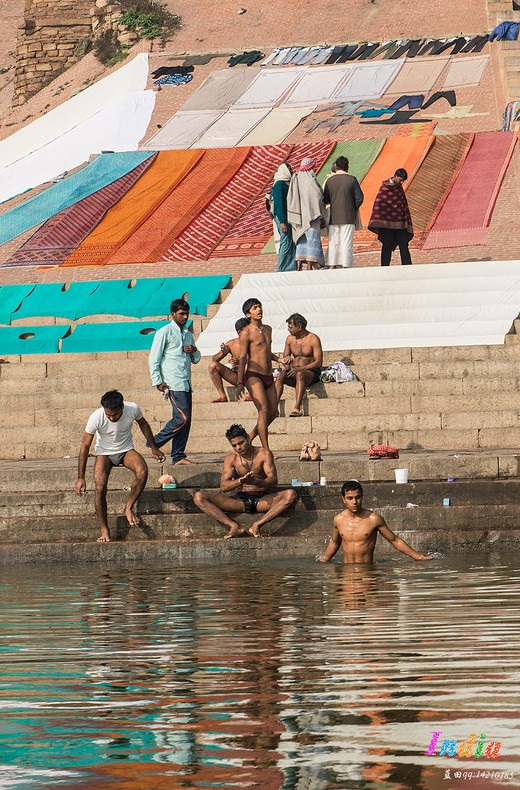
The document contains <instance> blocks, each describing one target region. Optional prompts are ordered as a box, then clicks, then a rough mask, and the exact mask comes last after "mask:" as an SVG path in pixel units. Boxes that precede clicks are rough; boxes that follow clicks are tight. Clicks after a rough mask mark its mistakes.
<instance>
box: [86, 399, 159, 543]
mask: <svg viewBox="0 0 520 790" xmlns="http://www.w3.org/2000/svg"><path fill="white" fill-rule="evenodd" d="M134 421H135V422H136V423H137V424H138V426H139V427H140V429H141V432H142V434H143V436H144V438H145V439H146V441H147V442H148V443H149V445H150V448H151V451H152V455H153V457H154V458H155V460H156V461H161V462H162V461H164V460H165V455H164V453H163V452H161V450H159V448H158V447H157V446H156V445H155V442H154V439H153V433H152V429H151V428H150V425H149V423H148V421H147V420H145V418H144V417H143V413H142V411H141V409H140V408H139V406H138V405H137V403H131V402H129V401H125V400H123V396H122V395H121V393H120V392H118V391H117V390H110V391H109V392H105V394H104V395H103V397H102V398H101V408H100V409H96V411H94V412H92V414H91V415H90V417H89V418H88V420H87V425H86V427H85V432H84V433H83V441H82V442H81V447H80V450H79V457H78V479H77V480H76V494H78V496H83V494H84V493H85V491H86V488H87V485H86V482H85V470H86V468H87V459H88V455H89V450H90V446H91V444H92V440H93V438H94V434H96V433H97V437H98V438H97V442H96V454H97V455H96V461H95V463H94V485H95V492H96V494H95V506H96V516H97V518H98V522H99V526H100V528H101V536H100V537H99V538H98V543H108V542H109V541H110V533H109V531H108V518H107V488H108V478H109V477H110V472H111V471H112V469H113V468H114V466H120V465H123V466H126V468H127V469H130V471H131V472H133V473H134V479H133V482H132V487H131V488H130V493H129V494H128V499H127V502H126V505H125V516H126V520H127V521H128V523H129V525H130V526H131V527H132V526H136V525H138V524H139V523H140V520H139V516H137V515H136V514H135V513H134V505H135V503H136V502H137V500H138V499H139V497H140V496H141V494H142V493H143V490H144V487H145V485H146V481H147V479H148V466H147V465H146V461H145V460H144V458H143V456H142V455H141V454H140V453H138V452H137V450H134V442H133V439H132V427H133V424H134Z"/></svg>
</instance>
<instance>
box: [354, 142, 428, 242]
mask: <svg viewBox="0 0 520 790" xmlns="http://www.w3.org/2000/svg"><path fill="white" fill-rule="evenodd" d="M431 142H432V138H431V137H426V136H423V137H390V138H389V139H388V140H387V141H386V143H385V144H384V146H383V150H382V151H381V153H380V154H379V156H378V157H377V159H376V161H375V162H374V164H373V165H372V167H371V168H370V170H369V171H368V173H367V175H366V176H365V178H364V179H363V181H362V183H361V189H362V190H363V194H364V196H365V199H364V201H363V205H362V206H361V209H360V213H361V221H362V223H363V225H364V226H365V227H366V226H367V225H368V222H369V220H370V215H371V213H372V206H373V205H374V200H375V199H376V195H377V193H378V191H379V187H380V186H381V182H382V181H384V180H385V178H390V176H393V174H394V173H395V171H396V170H397V169H398V168H399V167H404V169H405V170H406V172H407V173H408V176H409V180H408V183H409V182H410V181H411V178H412V176H413V175H414V174H415V171H416V170H417V167H418V166H419V164H420V163H421V161H422V160H423V158H424V156H425V155H426V152H427V151H428V149H429V147H430V145H431ZM407 185H408V184H407Z"/></svg>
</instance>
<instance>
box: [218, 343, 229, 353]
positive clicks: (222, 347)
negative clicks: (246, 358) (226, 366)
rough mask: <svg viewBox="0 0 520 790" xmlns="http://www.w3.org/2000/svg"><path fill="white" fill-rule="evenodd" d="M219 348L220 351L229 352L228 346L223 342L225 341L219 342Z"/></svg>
mask: <svg viewBox="0 0 520 790" xmlns="http://www.w3.org/2000/svg"><path fill="white" fill-rule="evenodd" d="M220 350H221V351H222V352H225V353H226V354H229V348H228V347H227V346H226V344H225V343H221V344H220Z"/></svg>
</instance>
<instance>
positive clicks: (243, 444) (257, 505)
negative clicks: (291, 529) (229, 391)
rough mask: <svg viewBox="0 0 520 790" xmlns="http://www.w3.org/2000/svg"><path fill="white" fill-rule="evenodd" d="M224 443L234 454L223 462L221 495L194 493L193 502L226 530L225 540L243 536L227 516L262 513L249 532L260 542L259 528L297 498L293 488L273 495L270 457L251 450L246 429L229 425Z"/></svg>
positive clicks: (275, 477) (273, 473)
mask: <svg viewBox="0 0 520 790" xmlns="http://www.w3.org/2000/svg"><path fill="white" fill-rule="evenodd" d="M226 439H227V440H228V441H229V443H230V444H231V447H232V448H233V451H232V452H231V453H229V455H227V456H226V458H225V460H224V467H223V469H222V475H221V478H220V490H221V492H222V493H213V492H212V491H197V493H196V494H195V496H194V497H193V501H194V502H195V504H196V505H197V507H198V508H199V509H200V510H202V511H203V513H207V514H208V516H212V517H213V518H215V519H216V520H217V521H218V522H219V523H220V524H224V526H225V527H228V528H229V532H228V533H227V535H225V536H224V537H225V538H226V539H229V538H235V537H237V536H238V535H245V534H246V531H245V529H243V528H242V527H240V526H239V525H238V524H237V523H236V521H235V520H234V519H232V518H230V517H229V516H228V515H226V514H227V513H232V514H233V515H239V514H240V513H265V515H264V516H262V517H261V518H259V519H258V520H257V521H255V522H254V524H253V525H252V526H251V527H250V528H249V529H248V532H249V533H250V534H251V535H252V536H253V537H254V538H259V537H260V529H261V527H263V525H264V524H267V523H268V522H269V521H272V520H273V519H274V518H276V516H279V515H280V514H281V513H283V512H284V510H287V508H289V507H290V506H291V505H292V504H294V502H296V499H297V494H296V491H294V490H293V489H292V488H287V489H285V490H284V491H278V492H275V493H272V490H273V488H276V486H277V485H278V475H277V472H276V466H275V465H274V458H273V454H272V453H271V451H270V450H266V449H265V448H264V447H253V445H252V444H251V441H250V439H249V436H248V435H247V431H246V429H245V428H243V427H242V426H241V425H237V424H235V425H232V426H231V427H230V428H229V429H228V430H227V431H226Z"/></svg>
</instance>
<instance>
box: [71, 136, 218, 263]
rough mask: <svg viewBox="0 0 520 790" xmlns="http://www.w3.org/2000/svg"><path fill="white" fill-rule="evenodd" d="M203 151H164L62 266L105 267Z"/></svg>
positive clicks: (193, 164)
mask: <svg viewBox="0 0 520 790" xmlns="http://www.w3.org/2000/svg"><path fill="white" fill-rule="evenodd" d="M202 153H203V152H202V151H160V152H159V154H158V155H157V157H156V159H155V162H154V163H153V164H152V165H151V166H150V167H149V168H148V170H147V171H146V172H145V173H144V174H143V175H142V176H141V178H140V179H139V181H137V183H136V184H134V186H133V187H132V188H131V189H129V190H128V192H127V193H126V195H125V197H124V198H123V199H122V200H120V201H119V202H118V203H116V205H115V206H113V207H112V208H111V209H110V210H109V211H108V212H107V213H106V215H105V216H104V218H103V219H102V220H101V222H100V223H99V225H98V226H97V227H96V228H95V230H93V231H92V233H90V234H89V235H88V236H87V238H86V239H85V241H83V242H82V244H80V246H79V247H78V248H77V249H76V250H75V251H74V252H73V253H72V254H71V255H69V257H68V258H67V260H66V261H65V262H64V263H63V264H62V266H102V265H103V264H105V263H106V262H107V260H108V259H109V258H110V257H111V256H112V255H114V253H115V252H116V251H117V250H118V249H119V248H120V247H121V245H122V244H124V243H125V242H126V240H127V239H128V238H129V237H130V236H131V234H132V233H133V232H134V231H135V230H136V229H137V228H138V227H139V226H140V225H142V223H143V222H145V221H146V220H147V219H148V217H149V216H150V214H152V213H153V211H155V209H156V208H157V206H158V205H160V203H161V202H162V201H163V200H164V199H165V198H166V197H168V195H169V194H170V193H171V192H172V191H173V190H174V189H175V187H176V186H177V185H178V184H179V183H180V182H181V181H182V179H183V178H184V177H185V176H186V175H187V173H189V171H190V170H191V168H192V167H194V166H195V164H196V163H197V162H198V160H199V159H200V158H201V156H202Z"/></svg>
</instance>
